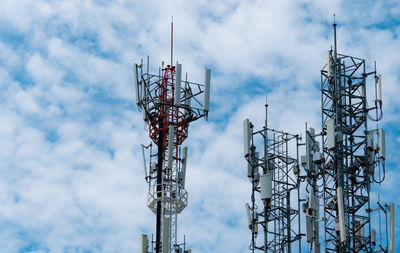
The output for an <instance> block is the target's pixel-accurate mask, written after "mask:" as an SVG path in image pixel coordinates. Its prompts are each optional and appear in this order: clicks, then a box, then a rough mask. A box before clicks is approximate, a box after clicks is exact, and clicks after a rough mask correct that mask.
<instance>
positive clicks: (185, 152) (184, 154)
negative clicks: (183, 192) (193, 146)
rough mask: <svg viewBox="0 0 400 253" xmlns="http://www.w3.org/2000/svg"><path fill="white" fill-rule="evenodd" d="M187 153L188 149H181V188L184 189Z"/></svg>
mask: <svg viewBox="0 0 400 253" xmlns="http://www.w3.org/2000/svg"><path fill="white" fill-rule="evenodd" d="M187 151H188V148H187V147H184V148H183V154H182V174H183V177H182V187H183V188H185V180H186V163H187Z"/></svg>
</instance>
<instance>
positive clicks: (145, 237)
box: [142, 234, 149, 253]
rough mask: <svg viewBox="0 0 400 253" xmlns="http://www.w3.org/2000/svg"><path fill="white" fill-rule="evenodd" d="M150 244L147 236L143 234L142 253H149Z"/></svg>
mask: <svg viewBox="0 0 400 253" xmlns="http://www.w3.org/2000/svg"><path fill="white" fill-rule="evenodd" d="M148 243H149V241H148V240H147V235H144V234H142V253H147V249H148V247H149V246H148Z"/></svg>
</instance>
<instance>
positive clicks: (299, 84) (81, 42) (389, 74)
mask: <svg viewBox="0 0 400 253" xmlns="http://www.w3.org/2000/svg"><path fill="white" fill-rule="evenodd" d="M333 13H336V17H337V21H338V24H339V27H338V47H339V49H340V51H341V52H342V53H344V54H351V55H354V56H358V57H361V58H364V59H366V61H367V64H369V67H370V69H371V68H372V66H373V61H374V60H376V61H377V66H378V71H379V72H380V73H381V74H382V77H383V79H382V80H383V81H382V82H383V100H384V101H383V106H384V118H383V120H382V122H381V123H380V125H381V126H382V127H384V128H385V129H386V131H387V136H386V138H387V179H386V181H385V182H384V183H383V184H382V185H381V186H380V187H374V188H373V191H374V194H373V195H372V196H373V198H374V201H375V200H376V196H377V194H378V193H379V194H381V199H382V200H383V201H384V202H388V203H389V202H394V203H396V205H397V210H399V208H400V206H399V203H400V197H399V196H400V190H399V188H398V187H397V184H396V183H397V182H398V181H399V180H400V166H399V164H400V158H399V157H400V156H399V155H398V152H397V150H399V149H400V127H399V124H400V117H399V116H400V111H399V108H400V100H399V94H400V87H399V83H400V82H399V81H400V71H399V70H400V41H399V34H400V20H399V19H400V18H399V17H400V4H399V3H398V1H389V0H388V1H314V0H301V1H295V0H292V1H290V0H288V1H250V0H249V1H247V0H245V1H239V0H222V1H206V0H203V1H197V2H188V1H184V0H181V1H169V2H165V1H142V0H137V1H128V0H126V1H125V0H117V1H94V0H88V1H78V0H71V1H64V2H59V1H44V0H37V1H28V0H18V1H15V0H3V1H1V2H0V52H1V53H0V91H1V95H0V103H1V106H0V122H1V124H0V140H1V142H2V145H1V147H0V241H1V242H2V252H138V251H139V246H140V234H141V233H152V232H153V231H154V222H155V219H154V216H153V214H152V213H151V211H150V210H149V209H148V208H147V206H146V190H147V186H146V183H145V181H144V175H143V169H142V161H141V154H140V149H139V148H140V144H142V143H143V144H148V143H149V142H150V139H149V138H148V134H147V132H146V130H145V127H144V123H143V122H142V118H141V114H140V112H139V111H138V110H137V108H136V106H135V105H134V102H133V101H134V90H133V75H132V65H133V63H135V62H139V61H140V59H141V58H145V57H146V56H147V55H150V63H151V68H153V69H157V68H158V66H159V65H160V64H161V61H163V60H165V61H167V59H169V43H170V40H169V32H170V31H169V26H170V20H171V16H174V30H175V35H174V40H175V51H174V58H175V60H178V61H179V62H180V63H182V64H183V71H185V72H188V73H189V77H190V79H191V80H193V81H201V80H203V77H202V75H203V68H204V67H205V66H207V67H210V68H211V69H212V94H211V101H212V103H211V112H210V117H209V121H208V122H205V121H202V120H200V121H198V122H196V123H193V124H191V126H190V129H189V131H190V136H189V138H188V140H187V141H186V142H185V144H186V145H187V146H189V152H190V154H189V161H188V179H187V188H188V192H189V206H188V207H187V208H186V209H185V210H184V211H183V213H182V215H181V216H180V218H179V224H180V227H179V236H180V237H181V239H182V238H183V234H186V239H187V242H188V243H189V245H190V247H191V248H192V249H193V251H194V252H246V249H247V247H248V245H249V243H250V239H249V238H250V233H249V231H248V229H247V226H246V216H245V212H244V204H245V203H246V202H248V201H249V199H250V183H249V182H248V180H247V178H246V162H245V160H244V159H243V157H242V143H241V142H242V129H241V125H242V121H243V119H245V118H250V120H251V121H253V122H254V123H255V125H256V126H260V127H261V125H262V121H263V120H264V96H265V94H266V93H267V92H268V97H269V104H270V114H269V115H270V124H271V125H272V126H273V127H274V128H276V129H283V130H285V131H289V132H293V133H301V132H303V131H304V123H305V122H306V121H307V122H308V124H309V125H311V126H314V127H315V128H316V129H318V128H320V93H319V80H320V69H321V67H322V66H323V65H324V64H325V59H326V50H328V49H329V48H330V46H331V45H332V28H331V24H332V20H333V17H332V16H333ZM221 182H227V183H221ZM399 217H400V216H399V215H398V216H397V220H396V224H397V226H396V232H397V238H400V229H398V227H399V224H400V218H399ZM397 241H400V239H397ZM399 247H400V244H398V245H397V248H399Z"/></svg>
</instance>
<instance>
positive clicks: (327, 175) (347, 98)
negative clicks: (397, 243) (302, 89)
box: [304, 23, 394, 252]
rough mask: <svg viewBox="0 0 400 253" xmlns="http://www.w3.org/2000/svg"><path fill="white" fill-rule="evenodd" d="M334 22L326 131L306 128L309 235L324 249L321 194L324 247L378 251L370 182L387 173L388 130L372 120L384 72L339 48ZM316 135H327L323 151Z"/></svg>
mask: <svg viewBox="0 0 400 253" xmlns="http://www.w3.org/2000/svg"><path fill="white" fill-rule="evenodd" d="M333 28H334V48H333V50H332V49H331V50H329V51H328V53H327V64H326V65H325V66H324V68H323V69H322V70H321V110H322V132H321V133H319V134H316V133H315V131H314V129H312V128H310V129H307V132H306V136H307V139H306V145H307V151H306V157H304V160H305V161H304V166H305V168H306V172H307V180H308V186H310V187H309V190H310V191H309V196H308V198H307V205H306V206H305V209H306V210H305V211H306V238H307V241H308V242H310V243H312V247H313V252H319V231H318V230H319V229H318V223H319V204H320V203H319V202H320V201H319V200H320V199H322V205H323V218H322V220H323V224H324V248H325V252H377V251H375V249H374V246H375V244H376V238H375V237H376V231H375V230H374V229H373V228H372V224H371V211H372V209H371V207H370V206H371V204H370V191H371V184H373V183H379V184H380V183H381V182H382V181H383V180H384V177H385V158H386V154H385V131H384V130H383V129H382V128H378V125H377V127H376V129H373V130H369V128H368V123H369V121H374V122H378V121H379V120H380V119H381V118H382V90H381V89H382V88H381V87H382V86H381V76H380V75H377V72H376V67H375V70H374V71H371V72H367V71H366V64H365V60H364V59H360V58H357V57H353V56H348V55H343V54H339V53H338V52H337V42H336V41H337V40H336V23H334V24H333ZM369 77H372V79H373V87H374V90H375V93H374V94H375V99H374V100H373V105H372V106H370V105H369V104H368V102H367V101H368V98H369V96H367V84H368V82H367V81H368V80H369V79H370V78H369ZM368 90H369V88H368ZM372 114H373V115H372ZM368 119H369V120H368ZM316 136H321V137H322V151H321V152H320V150H319V144H318V142H316V141H315V137H316ZM320 180H322V184H321V186H320V187H318V184H317V182H318V181H320ZM319 188H321V189H319ZM393 216H394V208H393ZM393 219H394V218H393ZM391 222H392V221H391ZM393 222H394V221H393ZM393 232H394V231H391V235H393ZM391 246H392V245H391ZM393 247H394V246H393ZM386 252H387V251H386ZM393 252H394V250H393Z"/></svg>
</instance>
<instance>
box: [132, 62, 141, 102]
mask: <svg viewBox="0 0 400 253" xmlns="http://www.w3.org/2000/svg"><path fill="white" fill-rule="evenodd" d="M133 74H134V79H135V91H136V105H137V106H139V105H140V94H139V90H140V88H139V81H138V66H137V64H136V63H135V64H133Z"/></svg>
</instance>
